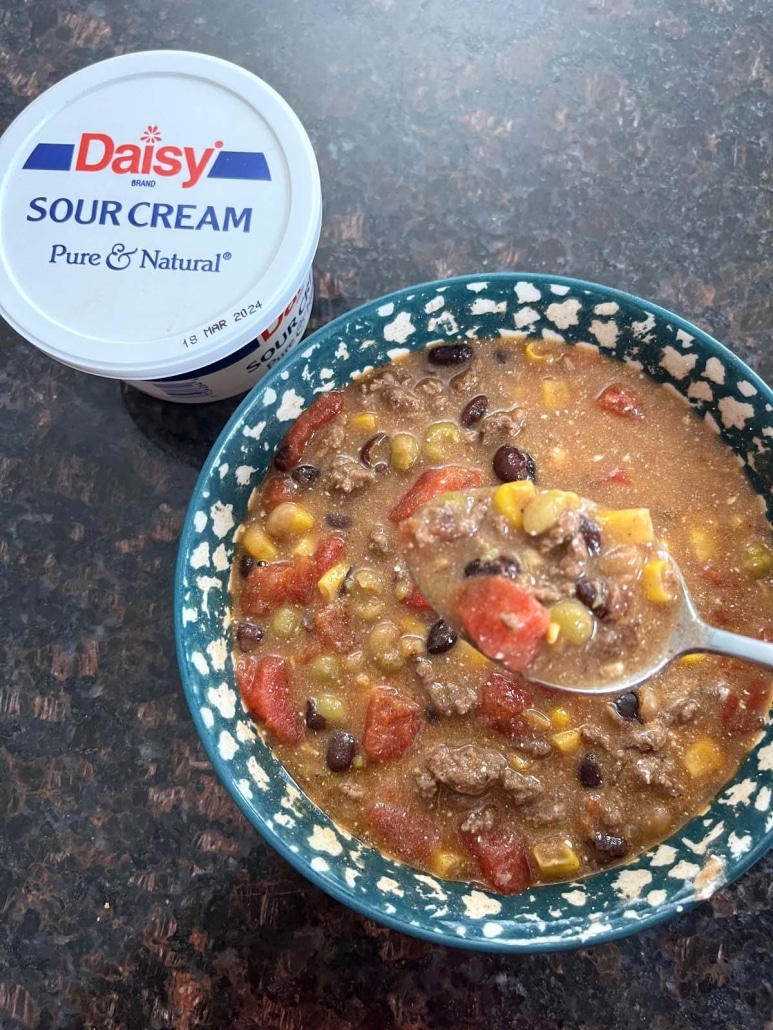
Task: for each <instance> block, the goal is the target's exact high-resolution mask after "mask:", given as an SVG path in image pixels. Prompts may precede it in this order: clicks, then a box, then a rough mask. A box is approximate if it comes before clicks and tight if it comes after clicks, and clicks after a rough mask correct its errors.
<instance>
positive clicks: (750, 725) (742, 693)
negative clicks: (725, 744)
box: [722, 677, 770, 736]
mask: <svg viewBox="0 0 773 1030" xmlns="http://www.w3.org/2000/svg"><path fill="white" fill-rule="evenodd" d="M769 707H770V681H769V680H766V679H764V678H763V677H757V678H755V679H753V680H752V681H751V683H749V685H748V686H746V687H743V688H742V689H741V690H734V691H733V692H732V693H731V694H728V696H727V698H726V699H725V703H724V705H723V706H722V724H723V726H724V727H725V729H726V730H727V732H728V733H731V734H738V735H739V736H740V735H744V734H748V733H753V732H754V730H761V729H762V728H763V726H764V725H765V717H766V715H767V713H768V708H769Z"/></svg>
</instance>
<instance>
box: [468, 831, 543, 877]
mask: <svg viewBox="0 0 773 1030" xmlns="http://www.w3.org/2000/svg"><path fill="white" fill-rule="evenodd" d="M462 839H463V840H464V843H465V844H466V846H467V848H468V850H469V852H470V854H471V855H472V856H473V858H474V859H475V860H476V862H477V863H478V866H479V867H480V871H481V874H482V876H483V879H484V880H485V881H486V883H487V884H488V885H489V886H490V887H493V889H494V890H496V891H499V893H500V894H520V893H521V892H522V891H525V890H526V888H527V887H528V886H530V884H531V879H532V877H531V867H530V866H529V853H528V849H527V847H526V842H525V841H524V839H523V838H522V837H520V836H518V834H517V833H515V832H513V831H512V830H507V829H504V828H498V827H496V826H495V827H492V829H490V830H481V831H480V832H479V833H464V832H463V833H462Z"/></svg>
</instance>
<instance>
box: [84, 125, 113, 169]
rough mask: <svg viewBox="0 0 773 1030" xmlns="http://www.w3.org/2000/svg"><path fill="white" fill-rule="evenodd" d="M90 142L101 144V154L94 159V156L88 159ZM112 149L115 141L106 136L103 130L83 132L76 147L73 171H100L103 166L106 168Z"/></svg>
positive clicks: (110, 158) (111, 155)
mask: <svg viewBox="0 0 773 1030" xmlns="http://www.w3.org/2000/svg"><path fill="white" fill-rule="evenodd" d="M92 143H96V144H101V146H102V156H101V157H98V158H97V159H96V160H95V159H94V158H91V160H89V158H90V157H91V154H90V150H91V144H92ZM114 150H115V143H114V142H113V140H112V137H111V136H106V135H105V134H104V133H103V132H84V133H83V135H82V136H81V141H80V146H79V147H78V156H77V158H76V159H75V171H76V172H101V171H102V169H103V168H107V166H108V165H109V164H110V161H111V160H112V157H113V152H114ZM97 152H98V151H97Z"/></svg>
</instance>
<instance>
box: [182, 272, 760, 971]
mask: <svg viewBox="0 0 773 1030" xmlns="http://www.w3.org/2000/svg"><path fill="white" fill-rule="evenodd" d="M516 333H518V334H523V333H527V334H528V335H533V336H535V337H547V338H549V337H551V336H553V337H556V336H561V337H563V338H565V339H566V340H567V341H568V342H570V343H578V342H584V343H588V344H591V345H594V346H597V347H599V348H600V349H602V351H604V352H605V353H608V354H611V355H612V356H614V357H617V358H619V359H621V360H626V361H629V362H633V363H635V364H637V366H639V367H642V368H643V369H644V370H645V371H646V372H647V373H648V374H649V375H650V376H651V377H652V378H654V379H655V380H656V381H658V382H660V383H662V384H663V385H665V386H668V387H669V388H671V389H674V390H676V391H677V392H678V393H679V394H680V395H681V396H683V397H685V399H686V400H687V401H688V402H689V403H690V404H691V406H692V407H694V408H695V409H696V411H697V412H698V413H699V414H700V415H701V416H702V417H703V418H705V419H706V421H707V422H708V424H709V425H710V426H712V428H714V429H715V431H717V432H718V433H719V434H720V435H721V436H722V437H723V439H724V440H725V442H726V443H727V444H728V445H729V446H730V447H731V448H732V449H733V450H734V451H735V453H736V454H737V455H739V458H740V460H741V461H742V462H743V463H744V465H745V466H746V470H747V472H748V473H749V476H750V479H751V481H752V483H753V485H754V486H755V488H756V489H757V490H758V492H759V493H761V494H762V495H763V496H764V497H765V500H766V502H767V504H768V508H769V510H770V506H771V481H773V461H772V460H771V451H770V441H771V438H773V429H771V426H772V425H773V420H772V419H771V412H772V411H773V395H771V392H770V391H769V390H768V389H767V387H765V385H764V384H763V383H761V381H760V380H759V379H757V377H756V376H755V375H754V373H753V372H751V371H750V370H749V369H748V368H746V367H745V366H744V365H743V364H742V363H741V362H740V361H739V360H738V359H737V358H735V357H734V356H733V355H731V354H730V353H729V352H727V351H725V350H724V349H723V348H722V347H720V345H718V344H717V343H716V342H715V341H713V340H711V339H710V338H709V337H707V336H706V335H705V334H703V333H701V331H700V330H698V329H695V328H694V327H692V326H690V325H689V324H688V323H685V322H683V321H682V320H680V319H678V318H676V317H675V316H672V315H669V314H668V313H667V312H665V311H662V310H661V309H659V308H656V307H655V306H654V305H650V304H646V303H644V302H640V301H637V300H636V299H635V298H632V297H629V296H627V295H625V294H621V293H617V292H616V291H613V290H607V289H605V288H603V287H596V286H593V285H592V284H588V283H580V282H576V281H573V280H561V279H557V278H551V277H546V276H538V275H535V276H527V275H492V276H489V277H488V278H486V279H481V278H480V277H476V278H466V279H456V280H447V281H445V282H442V283H434V284H426V285H424V286H418V287H413V288H412V289H411V290H409V291H403V292H402V293H399V294H394V295H392V296H391V297H388V298H382V299H381V300H380V301H376V302H374V303H373V304H370V305H367V306H365V307H363V308H360V309H358V310H357V311H355V312H352V313H351V314H349V315H347V316H344V317H343V318H340V319H338V320H337V321H336V322H333V323H331V325H329V326H326V327H325V328H323V329H322V330H319V331H318V332H317V333H316V334H314V336H313V337H311V338H310V339H309V340H308V341H307V343H306V345H305V346H303V347H299V348H298V349H297V350H296V351H295V352H294V353H293V355H292V356H291V357H290V358H289V359H288V360H287V361H286V362H283V363H282V364H281V365H280V366H279V367H278V368H277V369H275V370H273V371H272V373H271V374H270V375H268V376H267V377H266V378H265V379H264V380H263V381H262V382H261V383H260V384H258V386H257V387H256V388H255V389H254V390H253V392H252V393H251V394H250V395H249V397H248V398H247V399H246V400H245V401H244V402H243V404H242V405H241V407H240V408H239V410H238V411H237V412H236V414H235V415H234V417H233V419H232V420H231V423H230V424H229V426H228V427H227V429H226V431H225V432H224V434H223V436H222V437H221V440H220V441H219V443H218V445H217V446H216V449H215V451H214V452H213V454H212V455H211V456H210V458H209V460H208V462H207V464H206V466H205V468H204V470H203V472H202V475H201V478H200V480H199V484H198V486H197V490H196V494H195V496H194V499H193V502H192V506H191V509H190V510H189V513H188V519H187V522H186V526H185V529H184V531H183V537H182V541H181V547H180V560H179V564H178V574H177V586H176V590H177V596H176V606H175V610H176V633H177V640H178V655H179V660H180V667H181V672H182V676H183V681H184V684H185V689H186V693H187V696H188V700H189V703H190V706H191V710H192V713H193V716H194V719H195V721H196V725H197V729H198V732H199V734H200V736H201V738H202V741H203V743H204V745H205V747H206V749H207V752H208V754H209V756H210V758H211V760H212V761H213V764H214V766H215V768H216V770H217V772H218V774H219V775H220V777H221V778H222V779H223V781H224V782H225V784H226V786H227V787H228V789H229V791H230V792H231V794H232V796H233V797H234V798H235V800H236V801H237V802H238V804H239V805H240V807H241V808H242V810H243V811H244V813H245V814H246V815H247V817H248V818H249V819H250V821H251V822H252V823H253V825H254V826H255V827H256V828H257V829H258V830H259V831H260V832H261V833H262V834H263V835H264V836H265V837H266V838H267V839H268V841H269V842H270V843H271V844H272V845H273V846H274V847H275V848H277V850H278V851H280V852H281V853H282V854H283V855H284V856H285V857H286V858H287V859H288V860H289V861H290V862H292V863H293V864H294V865H295V866H296V867H297V868H298V869H300V871H301V872H303V873H304V874H305V875H306V876H308V877H309V878H310V879H312V880H313V881H314V882H315V883H317V884H319V885H320V886H321V887H323V888H324V889H325V890H327V891H328V892H329V893H331V894H333V895H334V896H335V897H337V898H339V899H340V900H342V901H344V902H345V903H347V904H349V905H351V906H353V907H355V908H357V909H359V910H361V911H363V912H365V913H366V914H368V915H370V916H372V917H373V918H375V919H379V920H381V921H384V922H386V923H388V924H389V925H392V926H395V927H397V928H398V929H401V930H403V931H405V932H407V933H412V934H416V935H418V936H422V937H426V938H428V939H432V940H438V941H444V942H445V943H448V944H455V945H457V946H463V947H470V948H477V949H481V950H492V951H537V950H551V949H561V948H567V947H577V946H580V945H582V944H584V943H588V942H593V943H597V942H599V941H601V940H605V939H611V938H613V937H619V936H623V935H625V934H628V933H632V932H635V931H636V929H637V928H640V927H643V926H647V925H651V924H652V923H653V922H657V921H659V920H660V919H662V918H665V917H666V916H668V915H671V914H673V913H675V912H677V911H682V910H683V909H684V908H685V907H687V906H689V905H690V904H691V903H693V902H694V901H695V900H698V899H702V898H705V897H708V896H709V895H710V894H711V893H712V892H713V891H715V890H717V889H718V888H719V887H721V886H722V885H723V884H724V883H726V882H727V881H728V880H729V879H731V878H733V877H735V876H737V875H738V874H739V872H741V871H742V870H743V869H744V868H746V866H748V864H750V862H751V861H752V860H754V859H755V858H757V857H759V855H760V854H761V852H762V850H764V848H765V847H767V846H768V845H769V844H770V842H771V837H772V836H773V813H772V812H771V803H772V801H773V775H772V774H773V731H772V730H771V728H770V727H769V728H768V731H767V734H766V737H765V740H764V741H763V743H762V744H761V746H759V747H758V748H757V749H756V751H755V752H753V753H752V755H751V756H750V758H749V759H748V760H747V762H746V763H745V765H744V767H743V768H742V770H741V771H740V773H739V775H738V776H737V777H736V779H735V781H734V782H733V783H731V784H730V785H729V786H728V788H727V789H726V790H725V791H724V792H723V794H722V795H721V796H720V797H719V798H718V799H717V801H716V802H715V803H714V805H713V806H712V808H711V809H710V810H709V811H708V812H707V813H705V814H704V815H703V816H701V817H700V818H698V819H695V820H693V822H692V823H691V824H690V825H688V826H687V827H685V828H684V830H683V831H682V833H680V834H678V835H677V836H676V837H674V838H673V839H671V840H670V841H668V842H667V843H665V844H662V845H660V846H659V847H658V848H655V849H654V850H653V851H651V852H649V853H648V854H645V855H643V856H641V857H639V858H638V859H637V860H636V861H634V862H632V863H630V864H629V865H627V866H625V867H622V868H620V867H618V868H616V869H613V870H610V871H609V872H607V873H600V874H597V875H595V876H593V877H590V878H587V879H585V880H583V881H581V882H580V883H577V884H567V883H563V884H557V885H555V886H554V887H542V888H539V889H538V890H536V891H535V892H533V893H529V894H525V895H519V896H515V897H509V898H504V897H498V896H496V895H493V894H490V893H489V892H487V891H485V890H482V889H480V888H476V887H471V886H470V885H468V884H458V883H451V882H446V881H441V880H437V879H435V878H434V877H432V876H429V875H427V874H423V873H418V872H416V871H414V870H412V869H409V868H408V867H406V866H403V865H401V864H400V863H397V862H392V861H388V860H386V859H384V858H383V857H382V856H381V855H380V854H378V853H377V852H375V851H373V850H371V849H369V848H367V847H365V846H363V845H361V844H359V843H358V842H357V841H355V840H353V839H352V838H351V837H350V836H349V835H348V834H346V833H343V832H342V831H340V830H338V828H337V827H335V826H334V825H333V824H331V823H330V821H329V820H328V819H327V817H326V816H324V815H323V814H322V813H321V812H320V811H319V810H318V809H317V808H316V807H315V806H313V805H312V804H311V803H310V802H309V801H308V799H307V798H306V797H305V796H304V795H303V794H302V793H300V791H299V790H298V788H297V787H296V786H295V785H294V784H293V782H292V780H290V778H289V777H288V775H287V774H286V772H285V771H284V769H283V768H282V767H281V766H280V765H279V764H278V763H277V762H276V760H275V759H274V758H273V756H272V754H271V752H270V750H269V748H268V747H267V746H266V744H265V742H264V740H263V739H262V737H261V736H260V735H259V734H258V733H256V732H255V729H254V727H253V726H252V724H251V721H250V719H249V717H248V716H247V714H246V712H245V711H244V709H243V706H242V704H241V701H240V700H239V698H238V694H237V692H236V689H235V685H234V681H233V673H232V669H231V662H230V656H229V648H230V644H229V636H228V625H229V615H228V581H229V569H230V561H231V557H232V555H233V551H234V536H235V531H234V530H235V527H236V526H238V524H239V522H240V520H241V518H242V517H243V515H244V513H245V511H246V508H247V502H248V499H249V496H250V494H251V492H252V491H253V490H254V489H255V488H256V486H257V485H258V484H259V483H260V480H261V478H262V476H263V474H264V470H265V468H266V466H267V463H268V461H269V460H270V455H271V454H272V453H273V451H274V449H275V448H276V446H277V445H278V444H279V442H280V441H281V439H282V437H283V436H284V433H285V432H286V430H287V426H288V423H289V420H291V419H292V418H294V417H296V416H297V414H298V413H299V412H300V411H301V410H303V408H305V407H306V406H307V405H308V403H309V402H310V401H311V399H312V398H313V396H314V394H315V393H318V392H322V391H325V390H329V389H332V388H334V387H340V386H342V385H345V383H346V382H347V381H349V380H351V379H352V378H354V377H356V376H357V375H358V374H361V373H362V371H363V370H364V369H365V368H366V367H371V366H373V365H375V364H379V363H381V362H382V361H383V360H386V356H387V353H388V352H391V353H394V352H395V351H396V350H397V349H400V350H404V349H406V348H407V349H415V348H417V347H422V346H425V345H426V344H427V343H428V342H430V341H432V340H437V339H443V338H453V337H457V336H459V335H462V336H469V337H475V336H480V337H486V336H496V335H503V336H505V335H514V334H516Z"/></svg>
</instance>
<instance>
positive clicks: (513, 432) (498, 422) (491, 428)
mask: <svg viewBox="0 0 773 1030" xmlns="http://www.w3.org/2000/svg"><path fill="white" fill-rule="evenodd" d="M525 425H526V416H525V415H524V413H523V412H522V411H521V409H520V408H513V410H512V411H494V412H492V413H491V414H490V415H486V417H485V418H484V419H482V420H481V422H480V425H479V429H478V431H479V433H480V439H481V443H483V444H490V443H493V442H495V441H500V442H501V441H508V440H514V439H515V438H516V436H518V434H519V433H520V432H521V430H522V429H523V427H524V426H525Z"/></svg>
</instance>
